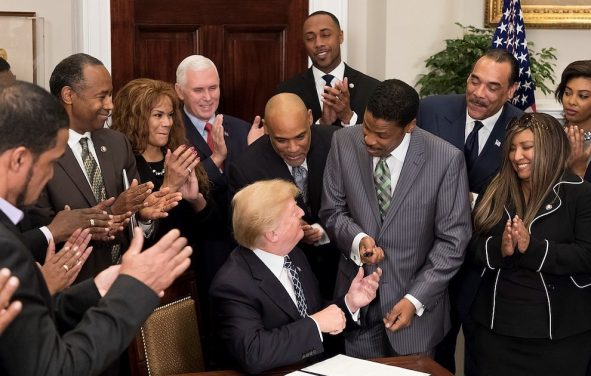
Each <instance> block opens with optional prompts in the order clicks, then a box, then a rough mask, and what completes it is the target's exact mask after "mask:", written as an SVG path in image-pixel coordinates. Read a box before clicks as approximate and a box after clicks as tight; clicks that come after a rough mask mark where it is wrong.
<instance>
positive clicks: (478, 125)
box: [474, 120, 484, 133]
mask: <svg viewBox="0 0 591 376" xmlns="http://www.w3.org/2000/svg"><path fill="white" fill-rule="evenodd" d="M482 127H484V124H482V122H481V121H480V120H476V121H475V122H474V132H476V133H478V131H479V130H480V129H482Z"/></svg>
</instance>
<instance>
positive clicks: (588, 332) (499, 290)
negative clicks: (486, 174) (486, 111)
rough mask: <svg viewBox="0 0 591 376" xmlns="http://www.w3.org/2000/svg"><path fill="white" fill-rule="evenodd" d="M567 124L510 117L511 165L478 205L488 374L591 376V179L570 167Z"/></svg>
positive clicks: (479, 301)
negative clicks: (590, 371) (589, 367)
mask: <svg viewBox="0 0 591 376" xmlns="http://www.w3.org/2000/svg"><path fill="white" fill-rule="evenodd" d="M569 155H570V145H569V142H568V139H567V136H566V134H565V132H564V130H563V128H562V126H561V125H560V123H559V122H558V121H557V120H556V119H554V118H553V117H552V116H550V115H546V114H540V113H536V114H524V115H523V116H521V117H520V118H518V119H516V120H514V121H513V122H512V123H510V125H509V128H508V130H507V135H506V141H505V143H504V145H503V156H504V159H503V162H502V165H501V169H500V170H499V173H498V174H497V175H496V177H495V178H494V179H493V180H492V181H491V183H490V185H489V186H488V188H487V189H486V191H485V193H484V194H483V195H482V197H480V198H479V201H478V202H477V206H476V208H475V210H474V235H473V237H472V240H471V242H470V245H469V247H468V257H469V258H471V259H472V260H473V262H474V263H475V264H476V265H478V266H481V267H482V268H483V271H482V278H481V283H480V287H479V290H478V293H477V296H476V298H475V301H474V304H473V306H472V316H473V318H474V320H475V322H476V358H477V364H478V365H479V367H480V370H481V374H482V375H538V374H540V375H542V374H544V375H550V374H568V375H584V374H585V371H586V369H587V365H588V363H589V360H590V359H591V319H590V317H591V231H590V229H591V184H590V183H588V182H586V181H584V180H583V179H582V178H580V177H578V176H576V175H573V174H572V173H570V171H569V170H568V168H567V162H568V158H569Z"/></svg>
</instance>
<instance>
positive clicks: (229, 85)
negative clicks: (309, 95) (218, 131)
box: [111, 0, 308, 121]
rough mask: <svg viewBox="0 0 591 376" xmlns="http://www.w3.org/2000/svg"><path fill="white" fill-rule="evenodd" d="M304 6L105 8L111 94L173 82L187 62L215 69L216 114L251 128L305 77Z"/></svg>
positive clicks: (136, 1) (148, 1) (128, 3)
mask: <svg viewBox="0 0 591 376" xmlns="http://www.w3.org/2000/svg"><path fill="white" fill-rule="evenodd" d="M307 14H308V1H307V0H256V1H254V0H253V1H244V0H170V1H161V0H111V36H112V38H111V40H112V42H111V47H112V54H111V56H112V59H113V60H112V67H113V86H114V88H115V90H117V89H119V88H120V87H121V86H122V85H123V84H125V83H126V82H127V81H129V80H131V79H133V78H137V77H150V78H158V79H164V80H167V81H174V79H175V73H176V67H177V66H178V64H179V63H180V61H181V60H182V59H183V58H185V57H186V56H188V55H191V54H202V55H204V56H207V57H209V58H210V59H211V60H213V62H214V63H215V64H216V65H217V67H218V71H219V74H220V78H221V82H222V85H221V90H222V101H221V104H220V109H219V111H220V112H225V113H228V114H230V115H234V116H238V117H241V118H243V119H245V120H247V121H252V118H253V117H254V115H257V114H259V115H262V111H263V109H264V105H265V103H266V101H267V100H268V98H269V97H270V96H271V95H272V93H273V90H274V88H275V86H276V85H277V84H278V83H279V82H280V81H282V80H284V79H286V78H289V77H291V76H293V75H295V74H297V73H299V72H301V71H303V70H304V69H306V64H307V56H306V52H305V50H304V47H303V43H302V35H301V29H302V25H303V23H304V20H305V18H306V16H307Z"/></svg>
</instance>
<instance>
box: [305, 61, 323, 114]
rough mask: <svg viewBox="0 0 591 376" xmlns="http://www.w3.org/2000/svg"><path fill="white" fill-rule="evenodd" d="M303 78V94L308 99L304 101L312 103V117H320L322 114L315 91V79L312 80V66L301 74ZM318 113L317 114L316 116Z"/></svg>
mask: <svg viewBox="0 0 591 376" xmlns="http://www.w3.org/2000/svg"><path fill="white" fill-rule="evenodd" d="M302 79H303V80H304V83H303V85H302V86H303V88H304V93H305V96H306V97H307V98H308V100H304V102H307V103H312V108H311V110H312V113H313V114H315V115H314V118H320V117H321V116H322V109H321V108H320V102H319V101H318V92H317V91H316V81H315V80H314V74H313V73H312V68H309V69H308V70H307V71H306V73H305V74H304V75H303V76H302ZM316 114H318V116H316Z"/></svg>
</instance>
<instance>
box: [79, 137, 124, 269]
mask: <svg viewBox="0 0 591 376" xmlns="http://www.w3.org/2000/svg"><path fill="white" fill-rule="evenodd" d="M80 146H81V147H82V154H81V156H82V162H83V163H84V169H85V170H86V176H87V177H88V181H89V182H90V188H91V189H92V194H93V195H94V198H95V199H96V201H97V202H102V201H104V200H105V199H106V198H107V192H106V190H105V182H104V181H103V174H102V173H101V168H100V167H99V165H98V163H97V162H96V160H95V159H94V157H93V156H92V154H91V153H90V151H89V150H88V138H86V137H83V138H81V139H80ZM120 250H121V245H119V244H114V245H113V246H112V247H111V261H112V263H113V264H118V263H119V262H120V257H119V255H120V253H121V252H120Z"/></svg>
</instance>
